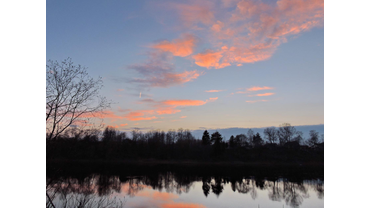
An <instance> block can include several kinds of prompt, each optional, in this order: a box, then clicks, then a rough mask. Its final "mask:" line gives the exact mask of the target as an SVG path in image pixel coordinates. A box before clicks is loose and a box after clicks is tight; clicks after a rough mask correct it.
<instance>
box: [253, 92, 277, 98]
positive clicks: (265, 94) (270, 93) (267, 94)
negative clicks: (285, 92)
mask: <svg viewBox="0 0 370 208" xmlns="http://www.w3.org/2000/svg"><path fill="white" fill-rule="evenodd" d="M273 94H275V93H272V92H269V93H264V94H257V96H259V97H261V96H270V95H273Z"/></svg>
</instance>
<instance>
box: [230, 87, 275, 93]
mask: <svg viewBox="0 0 370 208" xmlns="http://www.w3.org/2000/svg"><path fill="white" fill-rule="evenodd" d="M273 89H274V88H273V87H267V86H264V87H257V86H254V87H251V88H248V89H245V91H238V92H236V93H237V94H244V93H250V92H255V91H260V90H273Z"/></svg>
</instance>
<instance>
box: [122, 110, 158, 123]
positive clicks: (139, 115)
mask: <svg viewBox="0 0 370 208" xmlns="http://www.w3.org/2000/svg"><path fill="white" fill-rule="evenodd" d="M153 113H154V110H139V111H132V112H130V113H128V114H127V115H125V118H126V119H127V120H130V121H146V120H153V119H157V117H155V116H148V115H152V114H153Z"/></svg>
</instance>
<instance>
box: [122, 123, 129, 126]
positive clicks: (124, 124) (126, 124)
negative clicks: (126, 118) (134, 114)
mask: <svg viewBox="0 0 370 208" xmlns="http://www.w3.org/2000/svg"><path fill="white" fill-rule="evenodd" d="M127 125H128V124H127V123H125V124H120V126H127Z"/></svg>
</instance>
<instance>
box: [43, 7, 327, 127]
mask: <svg viewBox="0 0 370 208" xmlns="http://www.w3.org/2000/svg"><path fill="white" fill-rule="evenodd" d="M67 57H70V58H72V60H73V62H74V63H76V64H81V65H83V66H86V67H88V73H89V74H90V75H91V76H92V77H98V76H101V77H102V78H103V81H104V87H103V88H102V90H101V94H102V95H104V96H105V97H107V98H108V99H109V100H111V101H112V105H111V108H110V109H107V110H106V111H105V112H104V114H99V115H98V116H99V117H100V118H101V119H102V120H101V121H102V122H103V124H105V125H107V126H108V125H109V126H112V127H115V128H117V129H118V130H122V131H124V130H130V129H133V128H139V129H142V130H148V129H161V130H164V131H167V130H169V129H178V128H184V129H190V130H197V129H225V128H262V127H268V126H279V125H280V124H282V123H290V124H291V125H294V126H307V125H318V124H324V2H323V0H296V1H289V0H279V1H275V0H255V1H254V0H247V1H240V0H219V1H206V0H204V1H162V0H158V1H91V0H90V1H55V0H48V1H46V58H47V60H57V61H62V60H64V59H66V58H67ZM319 126H320V125H319Z"/></svg>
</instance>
